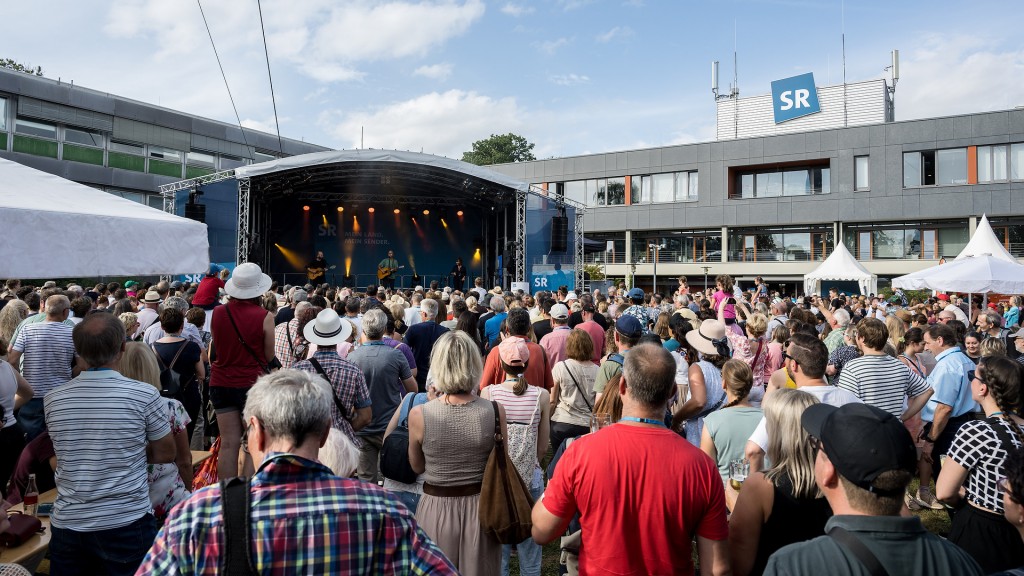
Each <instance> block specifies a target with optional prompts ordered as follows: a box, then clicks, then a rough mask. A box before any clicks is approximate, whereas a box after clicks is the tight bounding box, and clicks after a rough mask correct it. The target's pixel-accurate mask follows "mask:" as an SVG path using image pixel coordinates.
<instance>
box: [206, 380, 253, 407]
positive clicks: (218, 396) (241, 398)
mask: <svg viewBox="0 0 1024 576" xmlns="http://www.w3.org/2000/svg"><path fill="white" fill-rule="evenodd" d="M248 394H249V388H228V387H226V386H210V402H211V403H212V404H213V409H214V410H216V411H217V414H223V413H225V412H241V411H242V410H244V409H245V398H246V396H248Z"/></svg>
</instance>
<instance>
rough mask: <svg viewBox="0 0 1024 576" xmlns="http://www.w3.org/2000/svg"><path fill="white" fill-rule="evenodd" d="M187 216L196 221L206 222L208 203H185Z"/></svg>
mask: <svg viewBox="0 0 1024 576" xmlns="http://www.w3.org/2000/svg"><path fill="white" fill-rule="evenodd" d="M185 218H188V219H189V220H195V221H196V222H204V223H205V222H206V204H193V203H191V202H189V203H187V204H185Z"/></svg>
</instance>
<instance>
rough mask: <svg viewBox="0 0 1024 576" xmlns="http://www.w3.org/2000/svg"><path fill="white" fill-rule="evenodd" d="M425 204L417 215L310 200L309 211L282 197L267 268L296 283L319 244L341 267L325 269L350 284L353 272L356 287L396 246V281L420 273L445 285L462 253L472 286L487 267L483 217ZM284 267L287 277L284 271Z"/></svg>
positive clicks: (373, 279)
mask: <svg viewBox="0 0 1024 576" xmlns="http://www.w3.org/2000/svg"><path fill="white" fill-rule="evenodd" d="M422 211H423V209H422V208H421V209H420V210H419V211H417V213H416V214H415V219H413V215H412V214H410V212H409V211H408V210H405V209H403V210H402V212H401V213H399V214H395V213H394V212H393V208H383V207H377V208H376V209H375V211H374V212H373V213H370V212H369V211H368V210H367V207H365V206H361V207H359V208H358V209H354V208H351V207H345V209H344V211H341V212H339V211H338V209H337V205H331V206H327V207H324V206H317V205H311V206H310V209H309V210H308V211H304V210H303V209H302V204H301V203H299V204H298V205H296V204H295V203H294V202H288V203H281V204H280V205H275V206H274V207H273V209H272V212H271V214H272V216H271V225H270V234H269V235H268V236H269V238H268V242H269V243H270V262H269V266H268V268H269V273H270V274H271V275H272V276H273V277H274V278H277V279H282V280H284V281H286V282H288V283H295V281H296V280H297V279H298V275H299V274H302V275H304V274H305V266H306V264H308V263H309V262H310V261H311V260H312V259H313V258H314V257H315V256H316V252H317V251H318V250H322V251H323V252H324V258H326V260H327V262H328V264H330V265H333V266H335V268H334V269H333V270H329V271H328V272H327V279H328V281H329V282H331V283H334V284H347V282H345V280H344V279H345V276H351V279H352V281H353V282H354V284H355V285H356V286H360V287H363V286H367V285H369V284H376V283H377V276H376V272H377V264H378V263H379V262H380V261H381V260H382V259H384V258H386V257H387V253H388V250H394V252H395V259H396V260H397V261H398V264H399V265H400V266H404V268H403V269H402V270H399V272H398V282H397V285H398V286H404V287H409V286H411V282H412V276H414V275H419V276H421V282H422V283H423V284H424V285H428V283H429V282H430V281H431V280H439V281H440V282H441V285H442V286H447V285H448V284H447V282H448V273H449V271H450V270H451V268H452V266H453V265H454V264H455V259H456V258H458V257H461V258H462V261H463V263H464V264H465V265H466V268H467V269H468V279H467V285H472V281H473V277H474V276H478V275H480V274H481V268H480V266H481V261H480V256H479V253H477V252H476V248H477V246H475V245H474V239H477V238H478V237H479V236H480V231H479V229H480V218H479V215H478V214H477V212H475V211H468V210H467V211H466V212H465V215H464V216H458V215H457V214H456V211H455V210H448V211H446V212H440V211H438V210H431V213H430V214H428V215H424V214H423V213H422ZM282 274H285V275H286V276H283V277H282Z"/></svg>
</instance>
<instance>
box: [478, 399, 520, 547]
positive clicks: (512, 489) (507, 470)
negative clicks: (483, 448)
mask: <svg viewBox="0 0 1024 576" xmlns="http://www.w3.org/2000/svg"><path fill="white" fill-rule="evenodd" d="M491 407H492V408H493V409H494V449H493V450H491V455H490V457H489V458H488V459H487V467H486V468H485V469H484V479H483V485H482V486H481V488H480V506H479V515H480V529H481V530H483V531H484V533H485V534H489V535H491V536H492V537H494V538H495V539H496V540H497V541H498V542H500V543H501V544H518V543H520V542H522V541H523V540H526V539H527V538H529V537H530V530H531V529H532V528H533V522H532V521H531V519H530V514H531V513H532V511H533V497H532V496H531V495H530V489H529V488H528V487H527V486H526V484H525V483H524V482H523V479H522V478H520V477H519V472H517V471H516V467H515V466H514V465H513V464H512V461H511V460H510V459H509V457H508V452H507V451H506V450H505V438H504V436H502V434H501V419H500V416H499V413H498V403H497V402H495V401H493V400H492V401H491Z"/></svg>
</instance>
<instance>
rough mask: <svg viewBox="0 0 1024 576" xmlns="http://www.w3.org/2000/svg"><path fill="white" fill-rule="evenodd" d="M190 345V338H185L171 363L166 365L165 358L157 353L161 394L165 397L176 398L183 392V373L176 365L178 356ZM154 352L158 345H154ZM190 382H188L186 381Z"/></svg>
mask: <svg viewBox="0 0 1024 576" xmlns="http://www.w3.org/2000/svg"><path fill="white" fill-rule="evenodd" d="M186 346H188V340H183V341H182V342H181V346H179V347H178V352H177V353H176V354H175V355H174V358H172V359H171V363H170V365H164V360H163V358H161V357H160V354H159V353H157V354H156V359H157V362H158V363H159V364H160V388H161V390H160V395H161V396H163V397H165V398H174V397H175V396H177V395H178V393H179V392H181V389H182V382H181V373H180V372H178V371H177V370H175V369H174V365H175V364H176V363H177V362H178V357H179V356H181V353H182V352H184V351H185V347H186ZM153 352H156V345H155V344H154V345H153ZM185 384H188V382H185Z"/></svg>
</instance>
